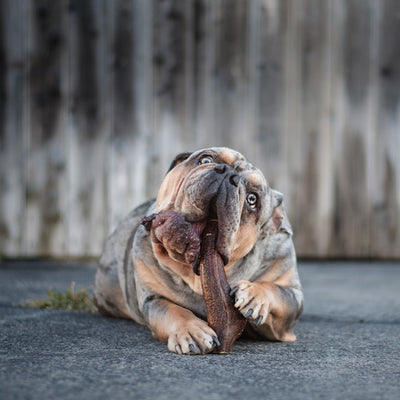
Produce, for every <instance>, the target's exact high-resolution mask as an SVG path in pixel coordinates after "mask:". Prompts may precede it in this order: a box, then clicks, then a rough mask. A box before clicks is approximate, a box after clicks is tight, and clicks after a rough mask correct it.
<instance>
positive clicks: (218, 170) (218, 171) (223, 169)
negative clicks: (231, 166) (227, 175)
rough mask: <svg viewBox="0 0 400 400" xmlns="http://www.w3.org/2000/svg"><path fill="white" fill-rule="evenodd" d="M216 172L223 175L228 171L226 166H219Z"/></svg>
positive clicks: (216, 167)
mask: <svg viewBox="0 0 400 400" xmlns="http://www.w3.org/2000/svg"><path fill="white" fill-rule="evenodd" d="M214 171H215V172H216V173H218V174H223V173H224V172H225V171H226V164H218V165H217V166H215V168H214Z"/></svg>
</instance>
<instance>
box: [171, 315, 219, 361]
mask: <svg viewBox="0 0 400 400" xmlns="http://www.w3.org/2000/svg"><path fill="white" fill-rule="evenodd" d="M219 345H220V343H219V340H218V337H217V335H216V333H215V332H214V331H213V330H212V329H211V328H210V327H209V326H208V325H207V324H206V323H205V322H203V321H201V320H199V321H190V323H188V324H187V325H185V326H181V327H179V328H178V329H177V330H176V331H175V332H173V333H171V334H170V336H169V338H168V350H170V351H172V352H173V353H177V354H187V355H196V354H206V353H210V352H211V351H212V350H213V349H214V347H215V346H219Z"/></svg>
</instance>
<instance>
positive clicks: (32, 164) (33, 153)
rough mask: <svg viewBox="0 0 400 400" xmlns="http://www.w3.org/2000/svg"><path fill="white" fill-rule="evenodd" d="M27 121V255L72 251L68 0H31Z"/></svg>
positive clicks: (25, 249) (28, 42)
mask: <svg viewBox="0 0 400 400" xmlns="http://www.w3.org/2000/svg"><path fill="white" fill-rule="evenodd" d="M28 10H29V19H28V20H26V22H25V23H26V24H27V26H28V27H29V33H28V34H27V36H26V38H25V40H26V43H27V44H28V45H29V48H30V54H29V68H28V70H27V71H26V74H27V75H26V78H27V80H26V88H25V90H26V99H25V102H26V103H25V104H26V107H27V113H28V118H29V120H28V126H27V127H26V132H25V134H26V135H27V136H26V138H27V139H26V140H27V144H26V146H27V154H26V156H25V162H26V181H25V187H24V190H25V193H26V198H25V210H24V213H25V217H24V221H23V225H22V229H23V232H24V250H23V252H24V254H25V255H37V254H41V255H45V256H46V255H63V254H65V253H66V252H67V241H66V237H67V236H66V227H67V224H66V223H67V218H68V213H67V193H68V187H67V183H68V182H67V180H68V177H67V169H68V164H69V163H68V160H67V157H68V151H67V130H66V114H67V102H66V85H65V77H66V75H67V57H66V46H67V43H66V32H67V26H66V16H67V13H66V11H67V2H66V1H58V2H54V1H51V0H35V1H31V2H30V7H29V9H28Z"/></svg>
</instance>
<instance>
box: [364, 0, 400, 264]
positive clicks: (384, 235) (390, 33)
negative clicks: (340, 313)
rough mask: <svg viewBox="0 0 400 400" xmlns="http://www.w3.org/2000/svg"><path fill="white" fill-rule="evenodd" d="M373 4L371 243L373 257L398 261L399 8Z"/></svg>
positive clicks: (391, 2) (389, 0)
mask: <svg viewBox="0 0 400 400" xmlns="http://www.w3.org/2000/svg"><path fill="white" fill-rule="evenodd" d="M377 3H378V4H375V3H373V7H375V8H374V11H375V14H378V15H379V16H380V18H379V19H378V22H377V24H379V30H378V39H377V49H378V50H377V57H378V60H377V62H376V63H375V66H376V75H377V85H378V94H377V99H378V101H377V103H376V106H377V110H376V114H377V118H376V126H375V137H374V147H373V149H372V151H373V154H371V157H372V160H373V162H372V164H373V168H372V169H371V170H372V172H373V173H374V175H373V178H372V179H371V190H370V193H371V197H370V198H371V201H372V202H373V204H372V206H373V207H372V208H371V243H370V251H371V255H372V256H373V257H389V258H398V257H400V159H399V152H400V90H399V88H400V47H399V37H400V21H399V15H400V5H399V2H398V1H395V0H385V1H381V2H377Z"/></svg>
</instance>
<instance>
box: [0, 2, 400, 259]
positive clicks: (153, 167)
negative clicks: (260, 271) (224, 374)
mask: <svg viewBox="0 0 400 400" xmlns="http://www.w3.org/2000/svg"><path fill="white" fill-rule="evenodd" d="M210 145H225V146H230V147H233V148H235V149H237V150H239V151H241V152H243V153H244V154H245V155H246V156H247V158H248V159H249V160H250V161H252V162H253V163H254V164H255V165H257V166H258V167H260V168H261V169H262V170H263V172H264V174H265V175H266V177H267V179H268V180H269V182H270V183H271V185H272V186H273V187H275V188H276V189H278V190H280V191H282V192H283V193H284V194H285V201H286V204H287V208H288V212H289V215H290V218H291V222H292V225H293V227H294V230H295V243H296V248H297V251H298V254H299V255H301V256H309V257H325V256H329V257H383V258H399V257H400V2H399V1H398V0H247V1H246V0H175V1H172V0H0V255H1V254H2V255H4V256H56V257H70V256H78V257H82V256H97V255H98V254H99V253H100V251H101V248H102V245H103V242H104V239H105V237H106V235H107V234H108V233H109V232H110V231H111V230H112V229H113V228H114V227H115V226H116V223H117V222H118V221H119V220H120V219H121V218H122V217H123V216H124V215H125V214H126V213H127V212H128V211H129V210H130V209H131V208H132V207H134V206H135V205H137V204H139V203H140V202H141V201H143V200H145V199H147V198H149V197H153V196H155V194H156V191H157V187H158V186H159V184H160V181H161V179H162V176H163V175H164V172H165V170H166V168H167V166H168V164H169V162H170V161H171V159H172V158H173V156H174V155H175V154H176V153H178V152H180V151H184V150H192V149H198V148H203V147H207V146H210Z"/></svg>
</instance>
